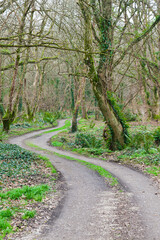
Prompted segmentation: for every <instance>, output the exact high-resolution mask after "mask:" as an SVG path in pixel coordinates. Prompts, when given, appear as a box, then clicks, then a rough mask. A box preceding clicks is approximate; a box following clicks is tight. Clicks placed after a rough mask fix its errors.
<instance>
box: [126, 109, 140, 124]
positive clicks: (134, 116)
mask: <svg viewBox="0 0 160 240" xmlns="http://www.w3.org/2000/svg"><path fill="white" fill-rule="evenodd" d="M124 115H125V118H126V120H127V122H134V121H136V120H137V114H133V113H132V112H131V111H130V110H129V109H128V110H126V111H125V112H124Z"/></svg>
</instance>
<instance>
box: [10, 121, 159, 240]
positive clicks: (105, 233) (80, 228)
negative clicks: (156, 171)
mask: <svg viewBox="0 0 160 240" xmlns="http://www.w3.org/2000/svg"><path fill="white" fill-rule="evenodd" d="M63 123H64V122H63V121H62V122H61V124H62V125H63ZM94 127H95V126H94ZM94 127H93V124H92V126H91V128H94ZM61 130H62V129H61ZM96 131H97V130H96ZM57 133H58V132H56V129H54V130H53V132H51V131H47V133H46V134H43V132H42V131H41V132H40V134H39V133H37V134H38V135H37V136H36V137H34V136H35V135H36V134H35V133H30V134H28V135H27V136H21V137H18V138H15V139H12V143H13V142H14V143H16V144H18V145H20V146H23V147H24V146H25V145H24V141H27V142H26V143H27V144H28V145H29V146H30V147H26V146H25V148H28V149H34V151H35V152H37V153H43V154H45V155H47V157H49V158H50V160H51V162H52V163H53V164H54V165H55V166H56V168H57V169H59V170H60V171H61V173H62V175H63V176H64V178H65V180H66V182H67V188H68V190H67V195H66V197H65V201H64V205H63V207H62V208H60V209H59V213H58V214H57V215H56V216H57V217H58V218H57V219H56V221H55V219H52V221H51V222H50V225H48V228H47V227H45V228H44V229H43V231H42V232H41V234H42V235H39V234H38V233H36V232H35V231H34V232H33V233H31V234H28V235H27V236H25V235H24V236H23V238H21V239H29V240H31V239H46V240H47V239H48V240H50V239H67V240H68V239H72V240H74V239H76V240H77V239H79V240H82V239H86V240H91V239H96V240H97V239H114V240H118V239H119V240H120V239H129V240H131V239H132V240H133V239H135V240H137V239H145V240H151V239H156V240H159V235H160V226H159V222H160V216H159V214H158V213H159V212H160V199H159V192H158V188H156V186H154V183H153V181H152V180H151V179H149V178H148V177H146V176H145V175H143V174H141V173H139V172H137V171H134V170H132V169H131V168H127V167H125V166H123V165H122V164H120V163H118V164H117V163H113V162H109V161H104V160H100V159H97V158H95V157H93V156H92V157H85V156H82V155H79V154H78V155H77V153H71V152H68V151H66V150H61V149H57V147H51V146H48V144H47V142H48V140H49V139H50V138H51V136H52V135H56V134H57ZM61 137H62V136H61ZM72 138H73V136H72ZM63 141H64V140H63ZM99 149H100V148H99ZM72 150H73V145H72ZM92 150H93V151H94V153H95V152H96V150H95V149H92ZM100 151H101V152H103V151H102V149H101V150H100ZM108 153H110V154H112V153H111V152H109V151H108ZM102 154H103V153H102ZM71 160H72V161H71ZM77 162H78V163H77ZM79 163H80V164H82V165H86V166H87V167H89V168H91V166H92V169H93V165H94V169H95V170H96V171H97V172H98V173H100V174H101V175H103V174H104V173H106V172H107V171H106V170H108V171H109V172H111V173H112V174H113V175H114V176H116V177H117V178H118V180H119V182H120V185H121V189H120V188H119V186H118V187H116V186H115V185H113V187H112V186H111V185H112V184H111V185H108V180H107V174H106V175H105V176H106V177H105V178H100V177H99V176H98V175H97V174H96V173H94V172H93V171H91V170H89V169H88V170H87V168H86V167H85V166H81V165H80V164H79ZM96 166H97V167H96ZM105 169H106V170H105ZM103 176H104V175H103ZM108 178H110V175H108ZM151 202H152V204H151Z"/></svg>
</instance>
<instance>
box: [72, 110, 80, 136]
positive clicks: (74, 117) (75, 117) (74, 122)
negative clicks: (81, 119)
mask: <svg viewBox="0 0 160 240" xmlns="http://www.w3.org/2000/svg"><path fill="white" fill-rule="evenodd" d="M78 110H79V106H77V107H76V109H75V111H74V113H73V118H72V129H71V132H72V133H74V132H76V131H77V117H78Z"/></svg>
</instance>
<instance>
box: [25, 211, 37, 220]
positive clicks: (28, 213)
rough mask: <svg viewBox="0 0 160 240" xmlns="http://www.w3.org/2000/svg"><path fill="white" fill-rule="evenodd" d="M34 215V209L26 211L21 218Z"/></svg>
mask: <svg viewBox="0 0 160 240" xmlns="http://www.w3.org/2000/svg"><path fill="white" fill-rule="evenodd" d="M35 215H36V211H35V210H33V211H26V212H25V213H24V215H23V216H22V219H29V218H34V217H35Z"/></svg>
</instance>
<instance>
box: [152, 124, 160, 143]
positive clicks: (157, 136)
mask: <svg viewBox="0 0 160 240" xmlns="http://www.w3.org/2000/svg"><path fill="white" fill-rule="evenodd" d="M153 136H154V140H155V143H156V144H158V145H159V144H160V127H158V128H157V129H156V130H155V131H154V133H153Z"/></svg>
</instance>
